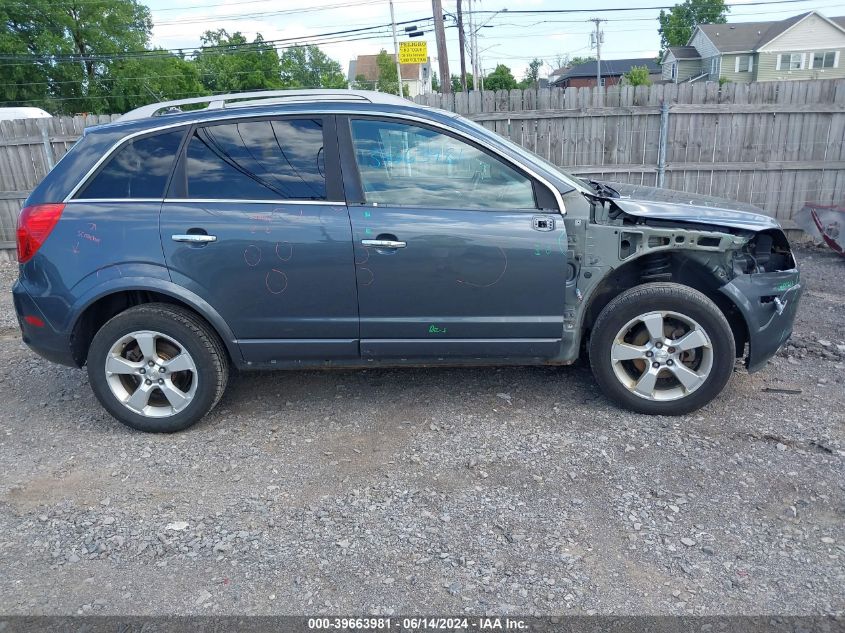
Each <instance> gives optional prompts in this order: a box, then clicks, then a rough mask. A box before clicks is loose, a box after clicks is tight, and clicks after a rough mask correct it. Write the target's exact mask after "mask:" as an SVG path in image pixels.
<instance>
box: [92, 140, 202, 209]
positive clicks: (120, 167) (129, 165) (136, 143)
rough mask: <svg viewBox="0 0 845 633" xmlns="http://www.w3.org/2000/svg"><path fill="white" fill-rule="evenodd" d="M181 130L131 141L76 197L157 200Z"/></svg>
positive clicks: (168, 175) (177, 149) (169, 168)
mask: <svg viewBox="0 0 845 633" xmlns="http://www.w3.org/2000/svg"><path fill="white" fill-rule="evenodd" d="M184 133H185V131H184V130H175V131H171V132H164V133H162V134H156V135H154V136H145V137H144V138H139V139H135V140H133V141H131V142H129V143H127V144H126V145H124V146H123V147H121V148H120V149H119V150H117V152H116V153H115V155H114V156H113V157H112V158H111V160H109V161H108V163H106V165H105V167H103V169H101V170H100V171H99V173H98V174H97V175H96V176H94V179H93V180H91V182H89V183H88V185H87V186H86V187H85V188H84V189H83V190H82V192H81V193H80V194H79V195H78V196H76V197H77V198H83V199H91V198H161V197H162V196H164V187H165V185H166V184H167V179H168V178H169V177H170V170H171V169H172V168H173V161H174V159H175V158H176V154H177V152H178V151H179V144H180V143H181V142H182V136H183V135H184Z"/></svg>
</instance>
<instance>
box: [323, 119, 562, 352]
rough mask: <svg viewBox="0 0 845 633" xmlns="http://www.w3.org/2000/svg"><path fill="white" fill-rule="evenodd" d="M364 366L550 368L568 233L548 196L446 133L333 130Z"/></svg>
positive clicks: (397, 124)
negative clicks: (497, 362)
mask: <svg viewBox="0 0 845 633" xmlns="http://www.w3.org/2000/svg"><path fill="white" fill-rule="evenodd" d="M338 129H339V132H340V138H341V143H342V144H343V146H344V150H343V152H342V153H343V155H344V174H345V176H346V178H347V187H346V189H347V198H348V202H349V209H350V217H351V221H352V234H353V241H354V249H355V270H356V277H357V282H358V306H359V314H360V319H361V353H362V355H363V356H364V357H365V358H397V357H399V358H425V357H444V358H445V357H450V358H467V359H472V358H485V357H486V358H511V359H532V358H549V357H552V356H554V355H556V354H557V353H558V352H559V350H560V343H561V338H562V334H563V314H564V288H565V284H566V276H567V266H566V232H565V228H564V223H563V218H562V215H561V209H559V208H558V207H557V204H556V202H555V200H556V199H557V197H556V196H554V195H553V194H552V192H551V190H550V189H549V188H548V187H547V186H546V185H545V184H542V183H540V182H539V181H538V180H537V179H535V178H533V177H532V176H531V175H530V174H528V173H527V172H526V171H525V170H524V169H523V168H521V167H520V166H518V165H514V164H511V163H510V162H508V161H505V160H503V159H502V158H501V157H499V156H498V155H495V154H494V153H492V152H490V151H488V150H487V149H485V148H484V147H482V146H480V145H478V144H475V143H474V142H472V141H470V140H468V139H466V138H464V137H462V136H459V135H457V134H455V133H453V132H451V131H449V130H448V129H446V128H443V127H440V126H436V125H433V124H427V123H422V122H419V123H418V122H409V121H403V120H401V119H391V118H378V117H364V116H360V117H356V116H351V117H349V118H339V119H338Z"/></svg>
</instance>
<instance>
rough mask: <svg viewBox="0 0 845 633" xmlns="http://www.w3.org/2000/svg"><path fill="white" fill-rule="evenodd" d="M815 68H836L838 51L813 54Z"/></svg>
mask: <svg viewBox="0 0 845 633" xmlns="http://www.w3.org/2000/svg"><path fill="white" fill-rule="evenodd" d="M813 68H836V51H825V52H823V53H813Z"/></svg>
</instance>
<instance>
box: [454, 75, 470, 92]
mask: <svg viewBox="0 0 845 633" xmlns="http://www.w3.org/2000/svg"><path fill="white" fill-rule="evenodd" d="M463 89H464V87H463V86H462V85H461V77H460V75H452V92H461V91H463ZM467 90H474V88H473V82H472V74H471V73H467Z"/></svg>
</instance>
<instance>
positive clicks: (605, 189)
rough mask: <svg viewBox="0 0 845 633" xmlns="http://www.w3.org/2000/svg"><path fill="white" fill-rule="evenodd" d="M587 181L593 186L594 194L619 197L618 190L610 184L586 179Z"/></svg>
mask: <svg viewBox="0 0 845 633" xmlns="http://www.w3.org/2000/svg"><path fill="white" fill-rule="evenodd" d="M587 183H588V184H589V185H590V186H591V187H592V188H593V190H594V191H595V192H596V194H598V195H600V196H602V197H603V198H619V197H620V196H619V192H618V191H616V189H614V188H613V187H611V186H610V185H606V184H604V183H603V182H599V181H598V180H587Z"/></svg>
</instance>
